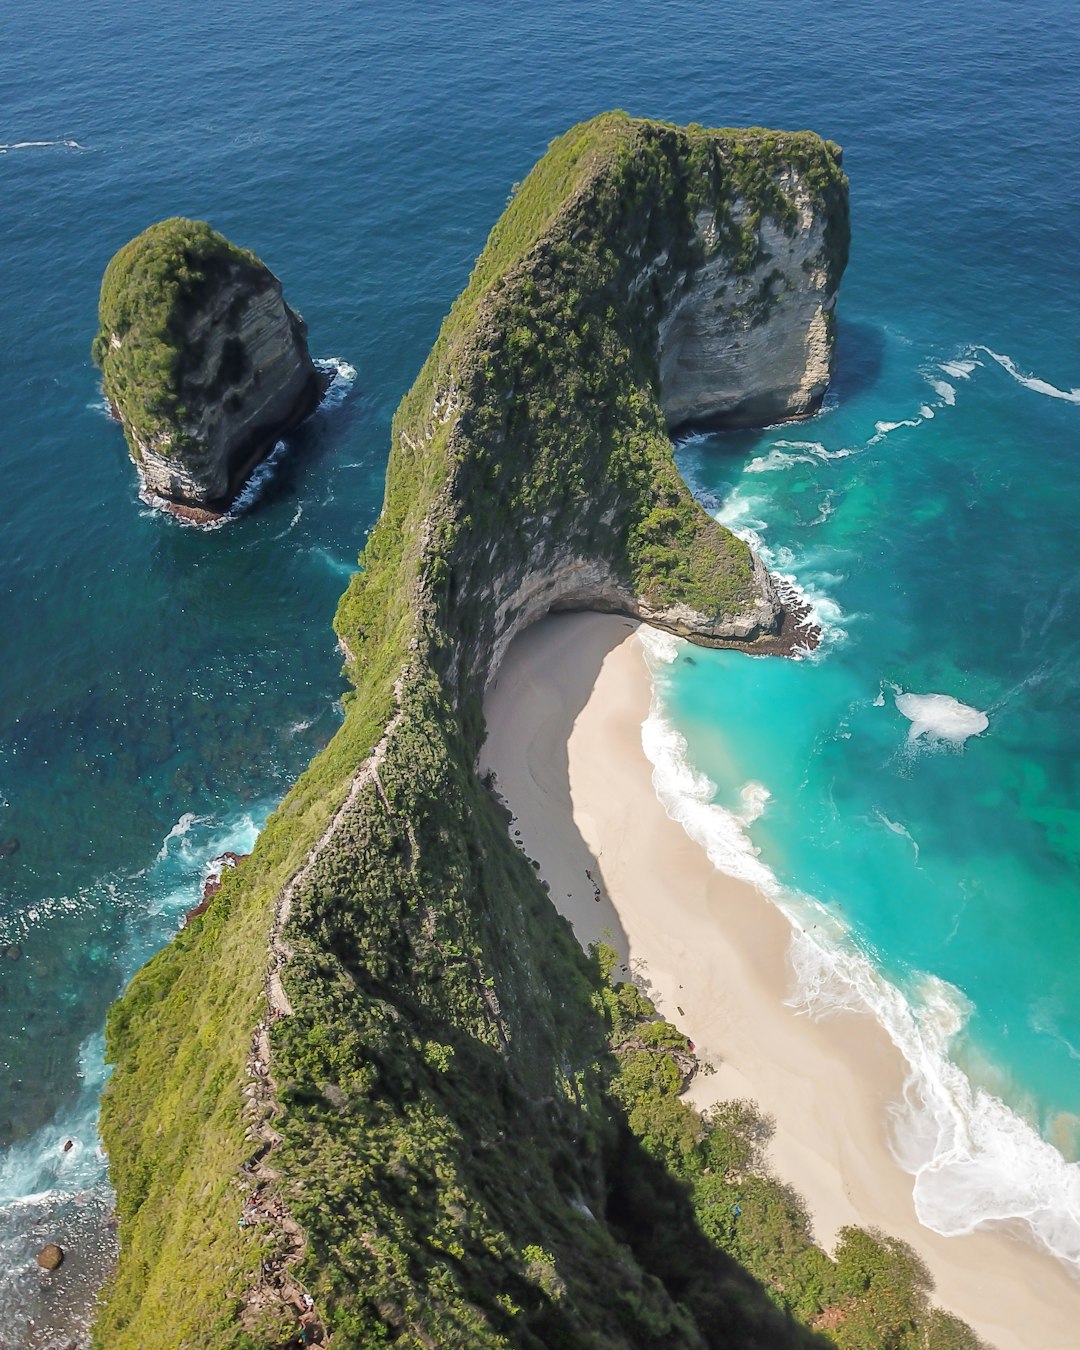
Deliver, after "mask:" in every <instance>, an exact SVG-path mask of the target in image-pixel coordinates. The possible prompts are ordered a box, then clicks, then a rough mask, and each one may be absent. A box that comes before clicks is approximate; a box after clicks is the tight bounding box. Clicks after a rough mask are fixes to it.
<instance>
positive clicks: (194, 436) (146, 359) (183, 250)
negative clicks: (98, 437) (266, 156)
mask: <svg viewBox="0 0 1080 1350" xmlns="http://www.w3.org/2000/svg"><path fill="white" fill-rule="evenodd" d="M94 356H95V359H96V360H97V361H98V363H99V365H100V366H101V369H102V373H103V377H104V388H105V393H106V396H107V397H108V398H109V400H110V403H111V404H112V406H113V408H114V409H115V411H116V413H117V415H118V416H119V417H120V420H121V421H122V423H123V426H124V432H125V435H126V437H127V440H128V445H129V447H130V449H131V454H132V458H133V459H134V461H135V463H136V466H137V467H138V470H139V474H140V477H141V479H142V482H143V486H144V489H145V491H146V492H147V493H149V494H151V495H153V496H154V497H156V498H160V499H162V500H163V502H164V503H165V504H166V505H168V506H169V507H171V508H174V509H176V510H177V511H178V513H184V512H190V513H192V514H196V515H197V514H200V513H203V512H205V513H207V514H213V513H215V512H220V511H222V510H224V509H225V508H227V507H228V506H229V504H230V503H231V501H232V500H233V498H234V497H235V496H236V494H237V492H238V491H239V490H240V488H241V487H242V486H243V484H244V481H245V480H246V478H247V476H248V475H249V474H250V472H251V470H252V469H253V468H254V467H255V466H256V465H257V464H258V463H259V461H260V460H262V459H264V458H265V457H266V455H267V454H268V453H269V452H270V450H271V449H272V448H273V446H274V444H275V442H276V441H277V439H278V438H279V437H280V436H282V435H284V434H285V433H287V432H288V431H290V430H292V428H294V427H295V426H296V425H297V424H298V423H299V422H301V421H302V420H303V419H304V418H305V417H306V416H308V414H309V413H310V412H312V410H313V409H314V408H315V406H316V405H317V403H318V401H319V397H320V394H321V390H322V381H321V378H320V376H319V374H318V372H317V371H316V369H315V367H314V365H313V364H312V361H311V357H310V355H309V353H308V348H307V329H306V326H305V324H304V322H303V320H302V319H301V318H300V316H299V315H298V314H296V313H295V312H294V311H293V310H291V309H290V308H289V306H288V305H287V304H286V303H285V300H284V298H283V296H282V291H281V283H280V282H279V281H278V279H277V277H275V276H274V275H273V273H272V272H271V271H270V270H269V269H268V268H267V267H266V266H264V264H263V263H261V262H260V261H259V260H258V259H257V258H256V257H255V256H254V255H253V254H251V253H249V252H247V251H246V250H242V249H238V248H235V247H234V246H233V245H231V244H229V243H228V241H227V240H225V239H224V238H223V237H222V236H221V235H219V234H216V233H215V232H214V231H213V230H211V229H210V228H209V226H207V225H205V224H203V223H202V222H196V221H185V220H179V219H177V220H169V221H164V222H162V223H161V224H160V225H155V226H151V228H150V229H149V230H146V231H144V233H143V234H141V235H139V236H138V238H137V239H134V240H132V242H131V243H130V244H127V245H126V246H125V247H124V248H123V249H121V250H120V251H119V253H117V255H116V257H115V258H114V259H113V260H112V262H111V263H110V264H109V267H108V269H107V270H106V273H105V278H104V280H103V282H102V294H101V330H100V332H99V335H98V339H97V341H96V342H95V345H94Z"/></svg>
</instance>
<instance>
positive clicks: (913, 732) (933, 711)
mask: <svg viewBox="0 0 1080 1350" xmlns="http://www.w3.org/2000/svg"><path fill="white" fill-rule="evenodd" d="M894 697H895V699H896V706H897V708H899V710H900V711H901V712H902V713H903V715H904V716H905V717H906V718H907V719H908V721H909V722H910V723H911V726H910V728H909V729H908V741H909V742H914V741H918V740H920V739H921V740H923V741H924V743H925V744H927V745H933V744H937V743H940V742H942V741H945V742H948V743H949V744H950V745H952V746H954V747H956V748H957V749H959V748H960V747H961V746H962V745H963V744H964V742H965V741H966V740H967V739H968V737H969V736H979V735H981V734H982V733H983V732H984V731H985V730H986V728H987V727H988V726H989V725H990V719H989V718H988V717H987V715H986V714H985V713H984V712H980V711H979V709H978V708H972V707H969V705H968V704H966V703H961V702H960V701H959V699H955V698H953V697H952V695H951V694H907V693H903V692H901V691H898V692H897V693H896V694H895V695H894Z"/></svg>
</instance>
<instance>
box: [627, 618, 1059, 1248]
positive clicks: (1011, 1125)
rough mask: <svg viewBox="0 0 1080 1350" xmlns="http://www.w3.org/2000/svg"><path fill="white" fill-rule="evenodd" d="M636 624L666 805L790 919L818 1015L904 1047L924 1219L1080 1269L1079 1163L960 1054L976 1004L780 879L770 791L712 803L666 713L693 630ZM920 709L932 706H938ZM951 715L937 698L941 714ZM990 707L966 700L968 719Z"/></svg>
mask: <svg viewBox="0 0 1080 1350" xmlns="http://www.w3.org/2000/svg"><path fill="white" fill-rule="evenodd" d="M639 633H640V636H641V640H642V644H643V646H644V648H645V654H646V660H647V662H648V664H649V667H650V670H651V672H652V676H653V700H652V707H651V710H650V713H649V716H648V718H647V720H646V721H645V723H644V724H643V725H642V729H641V741H642V747H643V749H644V751H645V754H646V756H647V757H648V759H649V761H650V763H651V764H652V766H653V786H654V788H655V790H656V795H657V797H658V799H659V800H660V802H661V804H662V805H663V807H664V810H665V811H666V813H667V814H668V816H670V817H671V819H672V820H675V821H677V822H678V823H679V824H680V825H681V826H682V827H683V829H684V830H685V831H686V833H687V834H688V835H689V836H690V838H691V839H693V840H694V841H695V843H697V844H699V845H700V846H701V847H702V848H703V849H704V850H705V852H706V854H707V855H708V858H709V860H710V862H711V863H712V864H713V866H714V867H716V868H718V869H719V870H720V871H723V872H725V873H727V874H728V875H729V876H733V877H736V878H738V879H740V880H742V881H747V882H749V883H750V884H752V885H753V886H755V887H756V888H757V889H758V890H759V891H761V892H762V893H763V894H764V895H765V896H767V897H768V898H769V899H770V900H771V901H772V902H773V903H774V904H776V905H777V906H778V907H779V908H780V910H781V911H782V912H783V913H784V914H785V915H786V917H787V918H788V919H789V920H790V922H791V925H792V937H791V948H790V955H791V962H792V966H793V968H794V971H795V977H796V987H795V993H794V995H793V997H792V999H791V1002H792V1004H793V1005H794V1006H796V1007H799V1008H802V1009H805V1010H806V1011H807V1012H808V1013H809V1014H810V1015H811V1016H813V1017H815V1018H823V1017H827V1016H829V1015H830V1014H834V1013H837V1012H840V1011H845V1010H851V1011H860V1012H867V1011H869V1012H870V1013H872V1014H873V1015H874V1016H875V1017H876V1018H877V1020H878V1021H879V1022H880V1023H881V1025H882V1026H883V1027H884V1028H885V1031H886V1032H887V1034H888V1036H889V1038H890V1039H891V1040H892V1042H893V1043H894V1044H895V1045H896V1047H897V1048H898V1049H899V1050H900V1052H901V1054H902V1055H903V1056H904V1059H905V1061H906V1064H907V1076H906V1079H905V1082H904V1085H903V1090H902V1095H901V1099H900V1100H899V1101H898V1102H897V1103H896V1104H895V1105H894V1106H893V1107H892V1108H891V1111H890V1122H889V1123H890V1135H891V1140H890V1142H891V1146H892V1150H893V1154H894V1156H895V1157H896V1160H897V1162H898V1163H899V1164H900V1166H901V1167H903V1168H904V1170H905V1171H907V1172H908V1173H910V1174H911V1175H912V1176H913V1177H914V1183H913V1197H914V1202H915V1209H916V1213H917V1214H918V1217H919V1220H920V1222H921V1223H923V1224H924V1225H925V1226H926V1227H927V1228H930V1229H932V1230H933V1231H935V1232H937V1233H941V1234H942V1235H944V1236H953V1235H959V1234H963V1233H971V1232H974V1231H975V1230H976V1229H977V1228H979V1227H981V1226H983V1225H985V1224H993V1223H998V1222H1001V1221H1006V1220H1012V1221H1014V1222H1019V1223H1023V1224H1025V1225H1026V1226H1027V1228H1028V1230H1029V1231H1030V1234H1031V1236H1032V1238H1033V1239H1034V1240H1035V1241H1036V1243H1037V1244H1039V1245H1040V1246H1042V1247H1044V1248H1045V1249H1046V1250H1047V1251H1049V1252H1050V1253H1052V1254H1053V1255H1054V1256H1056V1257H1058V1258H1059V1259H1060V1260H1062V1261H1064V1262H1066V1263H1068V1264H1070V1265H1072V1266H1074V1267H1076V1268H1077V1270H1078V1271H1080V1165H1078V1164H1077V1163H1070V1162H1067V1161H1066V1159H1065V1158H1064V1157H1063V1156H1062V1154H1061V1153H1060V1152H1059V1151H1058V1150H1057V1149H1056V1148H1054V1146H1053V1145H1052V1144H1049V1143H1047V1142H1046V1140H1044V1139H1043V1138H1042V1137H1041V1136H1040V1135H1039V1134H1038V1132H1037V1131H1036V1130H1035V1129H1034V1128H1033V1127H1032V1126H1031V1125H1030V1124H1028V1122H1027V1121H1026V1120H1024V1119H1022V1118H1021V1117H1020V1116H1019V1115H1018V1114H1017V1113H1016V1112H1015V1111H1013V1110H1012V1109H1011V1108H1010V1107H1008V1106H1007V1105H1006V1104H1005V1103H1004V1102H1003V1101H1001V1100H1000V1098H998V1097H996V1096H994V1095H993V1094H992V1093H991V1092H989V1091H987V1090H986V1089H985V1088H981V1087H976V1086H975V1085H974V1084H973V1083H972V1082H971V1080H970V1079H969V1078H968V1077H967V1075H966V1074H965V1073H964V1071H963V1070H962V1069H961V1068H960V1067H959V1066H958V1065H957V1064H956V1063H955V1062H954V1061H953V1059H952V1058H951V1057H950V1050H951V1049H952V1048H953V1046H954V1045H955V1044H956V1041H957V1037H958V1036H959V1034H960V1033H961V1032H962V1030H963V1029H964V1027H965V1025H966V1023H967V1022H968V1020H969V1018H970V1017H971V1014H972V1011H973V1009H972V1006H971V1004H970V1003H969V1002H968V1000H967V999H966V998H965V997H964V995H963V994H962V993H961V992H960V991H959V990H958V989H956V988H955V987H954V986H953V985H950V984H947V983H946V982H945V981H943V980H940V979H938V978H937V977H935V976H932V975H928V974H921V975H917V976H915V977H914V978H913V980H912V982H911V987H910V989H909V990H908V992H907V993H906V994H905V992H903V991H902V990H901V989H900V988H899V987H898V986H897V985H895V984H893V983H892V982H891V981H889V980H887V979H886V978H885V976H884V975H882V974H881V972H880V971H879V970H878V969H877V967H876V966H875V964H874V962H873V961H872V959H871V957H870V955H869V953H868V952H867V951H865V950H864V949H863V947H862V946H861V944H860V942H859V940H858V938H857V937H856V936H855V935H854V934H853V933H852V932H851V931H850V929H848V928H847V927H846V926H845V925H844V924H843V923H842V922H841V920H840V919H839V918H838V917H837V916H836V915H835V914H833V913H832V912H831V911H830V910H828V909H827V908H826V907H825V906H824V905H822V904H820V903H819V902H818V901H817V900H815V899H813V898H812V897H810V896H807V895H804V894H801V893H799V892H797V891H793V890H790V889H788V888H786V887H784V886H783V885H782V884H781V883H780V881H779V879H778V878H777V876H776V875H775V873H774V872H773V871H772V870H771V868H770V867H769V866H768V865H767V864H766V863H765V862H764V861H763V860H762V858H761V856H760V852H759V850H758V849H757V848H756V847H755V846H754V844H753V842H752V840H751V839H750V837H749V835H748V833H747V826H748V825H749V824H751V823H752V822H753V821H754V820H755V819H757V818H758V816H759V815H760V814H761V811H762V810H763V809H765V805H766V803H767V801H768V789H767V788H765V787H763V786H762V785H761V784H748V785H747V786H746V787H745V788H744V789H743V807H742V809H741V810H739V811H729V810H725V809H724V808H723V807H722V806H719V805H718V804H717V803H716V802H714V801H713V797H714V795H715V791H716V788H715V785H714V784H713V783H712V782H711V781H710V780H709V778H708V777H707V776H706V775H705V774H703V773H700V772H699V771H698V770H697V769H695V768H694V767H693V764H692V763H691V761H690V758H689V755H688V746H687V742H686V740H685V738H684V737H683V736H682V735H681V733H680V732H679V731H678V730H677V729H676V728H675V727H674V726H673V725H672V724H671V722H670V721H669V720H668V718H667V716H666V713H665V709H664V705H663V701H662V689H663V682H664V678H665V676H664V672H665V668H666V667H667V666H669V665H670V663H671V662H672V661H673V660H674V659H675V656H676V655H677V654H678V651H679V650H680V648H681V646H682V645H683V639H681V638H674V637H672V636H671V635H669V634H662V633H657V632H655V631H654V630H651V629H649V628H647V627H644V626H643V627H642V628H641V629H639ZM915 697H917V698H918V697H922V698H941V697H946V696H934V695H929V696H915ZM950 703H951V704H956V700H950ZM956 706H957V707H958V708H961V709H962V708H964V705H963V704H956ZM922 708H923V711H924V713H925V712H926V711H927V705H925V704H924V705H922ZM941 713H942V705H937V713H934V714H932V715H931V721H932V722H933V719H934V717H937V716H938V715H939V714H941ZM971 714H974V717H971V716H970V715H971ZM949 716H950V718H953V719H955V718H956V716H957V714H956V713H955V712H950V713H949ZM983 716H984V714H981V713H978V712H977V711H976V710H974V709H968V710H967V711H966V713H964V714H963V715H962V717H961V718H960V727H961V729H962V728H963V727H966V726H967V725H969V724H970V723H972V722H973V721H974V718H980V717H983ZM934 724H935V725H936V726H937V727H938V728H939V729H942V728H944V726H945V721H944V719H943V718H940V717H939V720H937V721H936V722H935V723H934ZM949 725H950V726H951V727H953V728H955V727H956V726H957V723H956V722H955V721H952V722H950V724H949ZM967 734H977V733H976V731H974V730H972V731H970V732H968V733H967ZM882 819H883V823H884V824H885V825H886V827H887V828H889V829H892V830H894V832H896V833H900V834H903V835H906V836H907V838H909V839H910V838H911V836H910V835H909V834H908V833H907V831H906V830H905V828H904V827H903V826H900V825H897V823H896V822H893V821H889V820H887V819H885V818H884V817H882ZM911 842H912V844H913V845H914V842H915V841H914V840H911Z"/></svg>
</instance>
